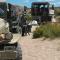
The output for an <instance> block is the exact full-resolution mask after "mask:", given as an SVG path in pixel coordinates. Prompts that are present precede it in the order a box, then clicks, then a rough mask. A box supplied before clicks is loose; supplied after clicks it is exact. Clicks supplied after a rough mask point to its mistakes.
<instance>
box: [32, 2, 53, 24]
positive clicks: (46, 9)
mask: <svg viewBox="0 0 60 60" xmlns="http://www.w3.org/2000/svg"><path fill="white" fill-rule="evenodd" d="M52 11H53V12H54V5H52V6H51V4H50V3H49V2H32V6H31V15H32V18H33V20H36V21H37V22H38V24H41V23H44V22H51V18H52V15H53V14H54V13H53V12H52Z"/></svg>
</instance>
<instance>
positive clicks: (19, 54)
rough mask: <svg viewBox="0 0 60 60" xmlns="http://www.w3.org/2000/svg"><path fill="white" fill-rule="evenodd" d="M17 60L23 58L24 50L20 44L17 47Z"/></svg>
mask: <svg viewBox="0 0 60 60" xmlns="http://www.w3.org/2000/svg"><path fill="white" fill-rule="evenodd" d="M17 60H22V50H21V46H20V44H18V47H17Z"/></svg>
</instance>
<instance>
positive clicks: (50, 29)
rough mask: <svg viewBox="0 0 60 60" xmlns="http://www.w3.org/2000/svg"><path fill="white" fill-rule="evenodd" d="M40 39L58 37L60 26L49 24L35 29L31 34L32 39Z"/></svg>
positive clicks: (59, 35)
mask: <svg viewBox="0 0 60 60" xmlns="http://www.w3.org/2000/svg"><path fill="white" fill-rule="evenodd" d="M40 37H46V38H54V37H60V24H59V23H54V24H51V23H49V24H45V25H41V26H40V27H37V28H36V30H35V31H34V32H33V38H40Z"/></svg>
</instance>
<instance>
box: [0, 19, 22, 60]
mask: <svg viewBox="0 0 60 60" xmlns="http://www.w3.org/2000/svg"><path fill="white" fill-rule="evenodd" d="M20 37H21V36H20V34H12V33H11V32H9V24H8V22H7V21H6V20H4V19H2V18H0V60H21V59H22V51H21V47H20V45H19V44H18V40H19V39H20Z"/></svg>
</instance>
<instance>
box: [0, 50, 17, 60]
mask: <svg viewBox="0 0 60 60" xmlns="http://www.w3.org/2000/svg"><path fill="white" fill-rule="evenodd" d="M16 53H17V52H16V51H0V60H11V59H12V60H15V59H16V58H17V56H16Z"/></svg>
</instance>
